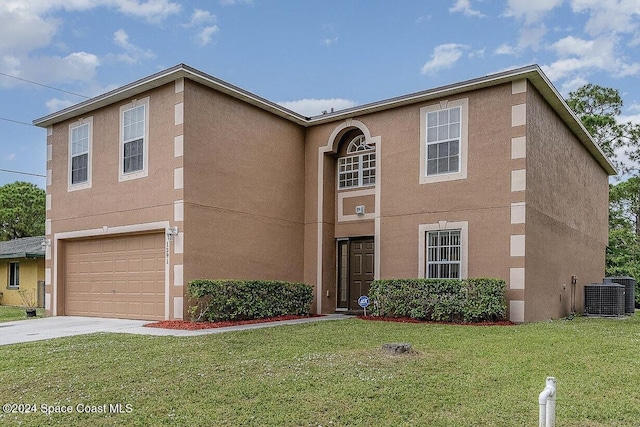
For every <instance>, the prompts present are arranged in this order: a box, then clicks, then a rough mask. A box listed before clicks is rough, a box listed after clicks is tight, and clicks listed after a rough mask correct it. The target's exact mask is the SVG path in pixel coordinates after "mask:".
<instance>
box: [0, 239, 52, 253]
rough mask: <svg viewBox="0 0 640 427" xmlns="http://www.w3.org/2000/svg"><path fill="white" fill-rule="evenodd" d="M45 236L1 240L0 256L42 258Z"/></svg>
mask: <svg viewBox="0 0 640 427" xmlns="http://www.w3.org/2000/svg"><path fill="white" fill-rule="evenodd" d="M43 242H44V236H36V237H23V238H21V239H13V240H8V241H6V242H0V258H41V257H44V252H45V247H44V246H43V244H42V243H43Z"/></svg>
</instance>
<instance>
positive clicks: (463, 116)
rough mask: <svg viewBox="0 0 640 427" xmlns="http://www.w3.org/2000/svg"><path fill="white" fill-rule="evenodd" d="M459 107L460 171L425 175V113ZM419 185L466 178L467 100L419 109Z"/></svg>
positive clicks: (467, 150)
mask: <svg viewBox="0 0 640 427" xmlns="http://www.w3.org/2000/svg"><path fill="white" fill-rule="evenodd" d="M454 107H461V111H460V170H459V171H458V172H452V173H443V174H438V175H427V113H431V112H434V111H438V110H444V109H448V108H454ZM419 145H420V150H419V152H420V177H419V183H420V184H431V183H434V182H443V181H455V180H459V179H466V178H467V159H468V157H469V156H468V153H469V98H460V99H456V100H453V101H448V100H444V101H440V102H438V103H435V104H430V105H427V106H425V107H422V108H420V143H419Z"/></svg>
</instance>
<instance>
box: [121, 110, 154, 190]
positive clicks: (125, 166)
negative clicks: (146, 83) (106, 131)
mask: <svg viewBox="0 0 640 427" xmlns="http://www.w3.org/2000/svg"><path fill="white" fill-rule="evenodd" d="M148 110H149V98H145V99H143V100H137V101H134V102H133V103H131V104H129V105H126V106H123V107H122V108H121V109H120V111H121V140H122V141H121V146H120V160H121V161H120V181H125V180H129V179H135V178H140V177H144V176H147V171H148V168H147V158H148V156H147V153H148V149H149V147H148V141H147V135H148V128H149V123H148V122H149V120H148V118H149V111H148Z"/></svg>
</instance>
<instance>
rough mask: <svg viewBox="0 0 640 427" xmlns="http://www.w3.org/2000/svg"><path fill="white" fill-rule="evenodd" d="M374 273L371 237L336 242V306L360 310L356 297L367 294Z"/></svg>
mask: <svg viewBox="0 0 640 427" xmlns="http://www.w3.org/2000/svg"><path fill="white" fill-rule="evenodd" d="M373 275H374V244H373V237H360V238H353V239H349V240H341V241H339V242H338V301H337V308H338V309H343V310H361V309H362V308H361V307H360V306H359V305H358V298H359V297H360V296H362V295H368V294H369V288H370V287H371V282H373Z"/></svg>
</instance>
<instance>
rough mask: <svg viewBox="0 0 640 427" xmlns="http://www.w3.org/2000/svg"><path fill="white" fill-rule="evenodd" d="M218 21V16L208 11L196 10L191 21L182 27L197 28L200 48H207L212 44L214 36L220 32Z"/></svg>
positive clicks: (196, 37)
mask: <svg viewBox="0 0 640 427" xmlns="http://www.w3.org/2000/svg"><path fill="white" fill-rule="evenodd" d="M216 21H217V17H216V15H214V14H212V13H211V12H209V11H208V10H203V9H194V10H193V14H191V20H190V21H189V22H187V23H186V24H182V26H183V27H185V28H197V29H198V30H197V34H196V36H195V39H196V41H197V42H198V44H199V45H200V46H206V45H208V44H209V43H211V41H212V40H213V36H214V34H217V33H218V32H219V31H220V27H218V26H217V25H216V24H215V22H216ZM210 24H213V25H210Z"/></svg>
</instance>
